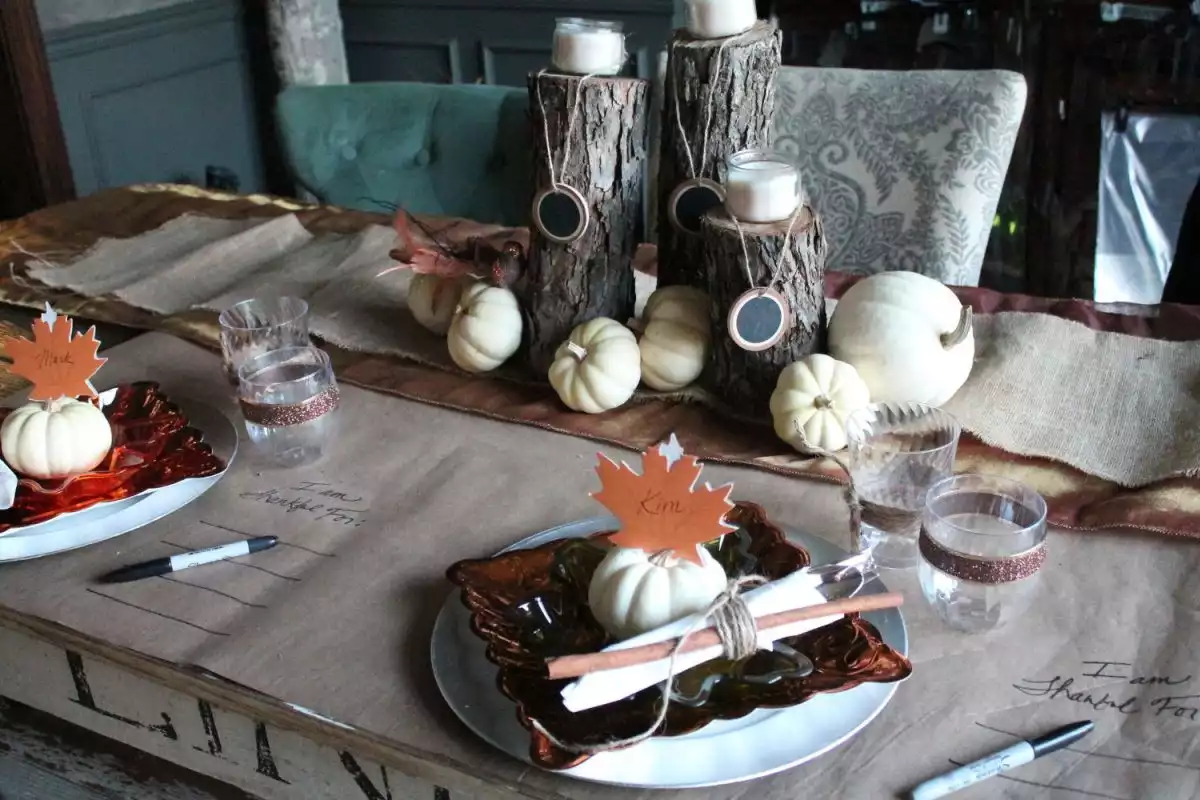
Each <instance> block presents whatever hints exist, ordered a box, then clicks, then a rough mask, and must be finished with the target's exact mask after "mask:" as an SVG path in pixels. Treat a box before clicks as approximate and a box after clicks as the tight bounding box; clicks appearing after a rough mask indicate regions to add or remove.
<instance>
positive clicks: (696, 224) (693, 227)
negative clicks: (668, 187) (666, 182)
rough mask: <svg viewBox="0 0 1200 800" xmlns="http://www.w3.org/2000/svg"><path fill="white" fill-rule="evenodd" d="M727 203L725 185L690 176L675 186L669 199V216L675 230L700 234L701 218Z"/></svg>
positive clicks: (689, 233) (692, 234) (693, 234)
mask: <svg viewBox="0 0 1200 800" xmlns="http://www.w3.org/2000/svg"><path fill="white" fill-rule="evenodd" d="M724 204H725V187H723V186H721V184H719V183H717V182H716V181H713V180H709V179H708V178H689V179H688V180H686V181H684V182H683V183H681V184H679V185H678V186H676V187H675V191H673V192H671V196H670V198H668V200H667V217H668V218H669V219H670V220H671V224H672V225H673V226H675V230H677V231H679V232H680V233H686V234H688V235H691V236H699V235H700V218H701V217H703V216H704V214H705V212H707V211H710V210H711V209H714V208H718V207H720V206H722V205H724Z"/></svg>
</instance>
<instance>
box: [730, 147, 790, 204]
mask: <svg viewBox="0 0 1200 800" xmlns="http://www.w3.org/2000/svg"><path fill="white" fill-rule="evenodd" d="M799 207H800V170H799V169H798V168H797V167H796V165H795V164H794V163H792V160H791V159H790V158H788V157H787V156H786V155H784V154H783V153H777V152H775V151H773V150H742V151H741V152H739V153H734V154H733V155H732V156H730V157H729V162H728V163H727V164H726V169H725V210H726V211H728V212H729V213H730V215H732V216H734V217H736V218H737V219H738V220H740V221H741V222H779V221H781V220H785V219H788V218H789V217H791V216H792V214H795V213H796V209H797V208H799Z"/></svg>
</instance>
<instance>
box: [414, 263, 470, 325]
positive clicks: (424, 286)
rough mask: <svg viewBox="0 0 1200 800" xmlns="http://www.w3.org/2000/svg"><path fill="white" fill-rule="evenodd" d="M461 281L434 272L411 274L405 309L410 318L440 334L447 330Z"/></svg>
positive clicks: (460, 293) (460, 295)
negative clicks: (442, 276) (410, 315)
mask: <svg viewBox="0 0 1200 800" xmlns="http://www.w3.org/2000/svg"><path fill="white" fill-rule="evenodd" d="M462 291H463V282H462V281H460V280H456V279H454V278H440V277H438V276H437V275H413V276H412V280H410V281H409V282H408V310H409V311H411V312H412V315H413V318H414V319H416V321H417V322H419V323H421V326H422V327H425V328H428V329H429V330H431V331H433V332H434V333H436V334H438V335H439V336H445V335H446V334H447V333H448V332H449V331H450V323H451V322H452V321H453V320H454V312H455V310H456V309H457V308H458V301H459V299H460V298H461V297H462Z"/></svg>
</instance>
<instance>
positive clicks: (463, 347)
mask: <svg viewBox="0 0 1200 800" xmlns="http://www.w3.org/2000/svg"><path fill="white" fill-rule="evenodd" d="M523 327H524V322H523V321H522V318H521V308H520V306H519V305H517V298H516V296H515V295H514V294H513V293H512V292H510V291H509V290H508V289H505V288H503V287H500V286H491V285H489V284H486V283H480V282H476V283H472V284H470V285H469V286H467V287H466V288H465V289H463V292H462V297H460V298H459V301H458V306H457V308H456V309H455V311H454V319H453V320H452V321H451V322H450V332H449V334H448V336H447V343H448V345H449V347H450V357H451V358H452V359H454V363H455V364H457V365H458V366H460V367H462V368H463V369H465V370H466V371H467V372H488V371H490V370H493V369H495V368H496V367H498V366H500V365H501V364H503V363H504V362H505V361H507V360H508V359H509V358H511V357H512V354H513V353H515V352H517V348H519V347H520V346H521V331H522V328H523Z"/></svg>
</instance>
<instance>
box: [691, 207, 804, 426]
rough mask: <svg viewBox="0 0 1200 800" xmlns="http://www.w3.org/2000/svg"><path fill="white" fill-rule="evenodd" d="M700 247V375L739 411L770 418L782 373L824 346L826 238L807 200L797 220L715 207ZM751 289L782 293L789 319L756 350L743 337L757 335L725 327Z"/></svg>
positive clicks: (705, 221)
mask: <svg viewBox="0 0 1200 800" xmlns="http://www.w3.org/2000/svg"><path fill="white" fill-rule="evenodd" d="M789 226H790V227H791V232H790V234H789V231H788V229H789ZM739 230H740V232H739ZM743 236H744V237H745V247H744V249H743V241H742V239H743ZM785 242H787V250H786V253H785V250H784V243H785ZM701 248H702V251H703V253H704V258H703V266H704V269H705V282H706V285H707V287H708V291H709V295H710V298H711V309H712V311H711V314H712V330H713V348H712V356H711V362H710V365H709V369H708V370H707V372H706V374H705V378H704V380H705V382H706V383H707V384H708V387H709V389H711V390H712V391H713V392H714V393H716V394H717V395H718V396H719V397H721V398H722V399H723V400H724V401H725V402H726V403H728V404H729V406H730V407H731V408H732V410H734V411H736V412H738V413H739V415H741V416H746V417H753V418H769V416H770V410H769V408H768V403H769V402H770V398H771V392H773V391H774V390H775V382H776V381H777V380H778V378H779V373H780V372H781V371H782V370H783V368H784V367H786V366H787V365H788V364H791V363H792V362H793V361H798V360H799V359H801V358H804V357H805V356H808V355H811V354H813V353H818V352H821V350H822V348H823V346H824V341H823V340H824V337H825V254H826V245H825V235H824V233H823V231H822V230H821V221H820V219H818V218H817V216H816V215H815V214H814V213H813V211H812V209H811V208H810V207H808V206H804V207H802V208H801V209H800V210H799V211H798V212H797V216H796V219H795V221H794V222H793V221H792V220H790V219H789V220H783V221H781V222H769V223H764V224H753V223H749V222H736V221H735V220H734V219H733V217H731V216H729V214H728V213H727V212H726V211H725V210H724V209H716V210H713V211H710V212H708V213H707V214H705V215H704V217H703V220H702V222H701ZM747 255H748V256H749V265H748V266H749V270H748V271H749V275H747V265H746V260H747ZM785 255H786V257H785ZM751 277H753V280H752V281H751V280H750V278H751ZM754 289H760V290H768V289H773V290H774V291H775V292H777V293H778V294H779V295H781V296H782V298H783V300H784V301H786V305H787V313H786V315H785V319H786V320H788V322H790V324H789V325H787V326H786V330H785V331H784V333H783V335H782V337H781V338H779V340H778V341H777V342H775V343H774V344H772V345H770V346H768V347H765V348H763V349H760V350H751V349H746V347H745V341H744V340H746V339H755V338H756V337H755V336H754V335H752V334H750V333H748V332H747V333H746V335H745V336H742V337H738V336H737V334H738V332H737V331H731V330H730V311H731V310H732V309H733V308H734V306H735V304H737V303H738V301H739V300H741V299H743V297H744V296H745V295H746V294H747V293H748V292H750V291H751V290H754ZM764 294H765V292H764ZM736 338H742V339H743V344H739V343H738V342H737V341H736Z"/></svg>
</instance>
